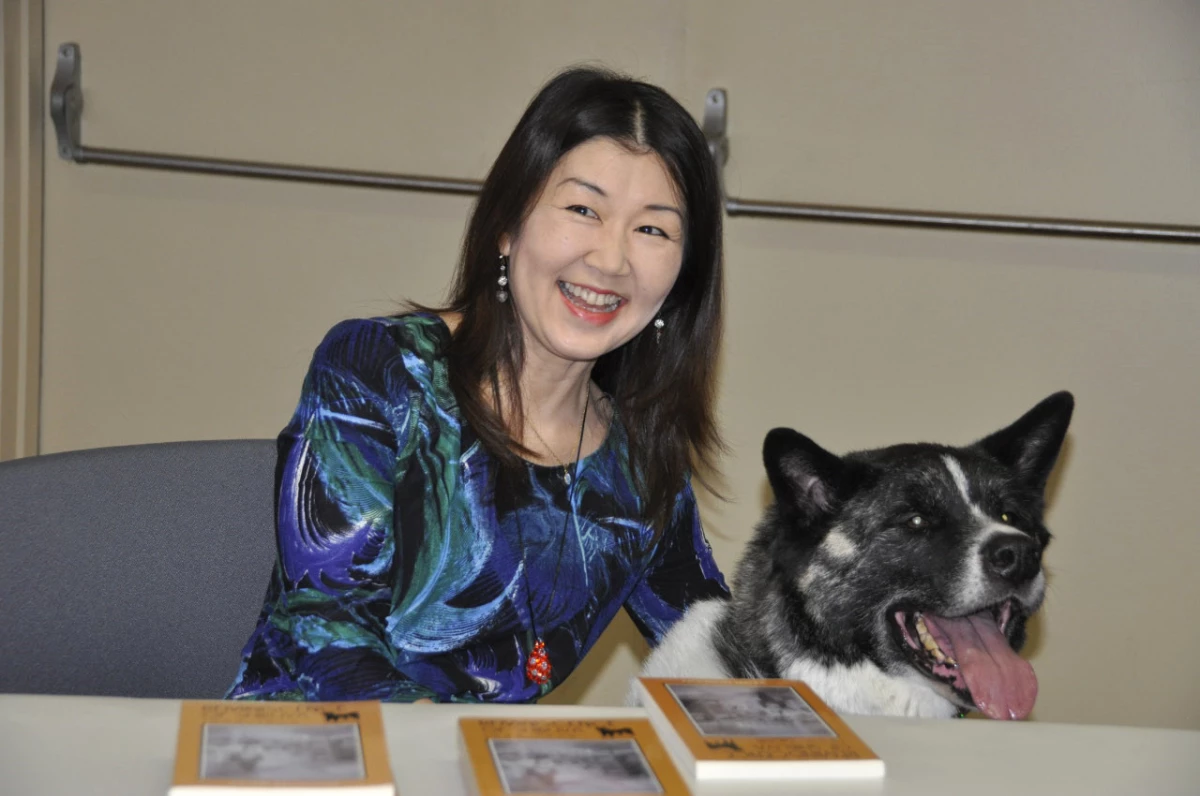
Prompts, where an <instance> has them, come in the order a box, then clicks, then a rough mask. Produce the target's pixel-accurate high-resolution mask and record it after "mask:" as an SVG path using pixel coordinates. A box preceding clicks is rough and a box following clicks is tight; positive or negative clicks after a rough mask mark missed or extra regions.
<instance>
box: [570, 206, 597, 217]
mask: <svg viewBox="0 0 1200 796" xmlns="http://www.w3.org/2000/svg"><path fill="white" fill-rule="evenodd" d="M567 210H568V211H570V212H572V213H578V214H579V215H581V216H587V217H588V218H599V217H600V216H598V215H596V211H595V210H593V209H592V208H590V207H588V206H587V205H569V206H568V207H567Z"/></svg>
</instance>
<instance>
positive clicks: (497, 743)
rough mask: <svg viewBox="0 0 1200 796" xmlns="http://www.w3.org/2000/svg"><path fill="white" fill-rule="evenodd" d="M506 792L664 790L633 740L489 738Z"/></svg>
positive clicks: (655, 792)
mask: <svg viewBox="0 0 1200 796" xmlns="http://www.w3.org/2000/svg"><path fill="white" fill-rule="evenodd" d="M488 746H489V747H490V749H491V753H492V760H493V762H494V764H495V766H496V771H498V772H499V774H500V783H501V785H502V786H503V787H504V792H505V793H629V794H660V793H663V788H662V785H660V784H659V781H658V777H656V776H655V775H654V771H653V770H652V769H651V768H650V764H649V762H647V760H646V757H645V755H643V754H642V750H641V747H640V746H638V744H637V742H636V741H632V740H628V739H614V740H604V741H576V740H567V739H562V740H547V739H541V738H493V739H490V740H489V741H488Z"/></svg>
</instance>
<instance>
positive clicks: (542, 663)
mask: <svg viewBox="0 0 1200 796" xmlns="http://www.w3.org/2000/svg"><path fill="white" fill-rule="evenodd" d="M591 402H592V397H591V390H590V389H589V390H588V394H587V399H586V400H585V402H584V404H583V422H582V423H580V424H579V443H578V444H577V445H576V446H575V475H574V477H573V478H568V479H566V485H567V515H566V517H565V518H564V519H563V528H562V533H561V534H560V535H559V539H558V556H557V558H556V559H555V563H554V580H553V581H552V582H551V586H550V607H551V608H553V607H554V596H555V595H556V594H557V593H558V571H559V569H560V568H561V566H562V554H563V547H564V546H565V544H566V541H567V529H568V528H569V527H570V525H571V518H572V517H574V516H575V490H576V489H577V488H578V487H577V485H578V483H579V455H580V454H581V453H583V434H584V431H585V430H586V429H587V416H588V406H589V405H590V404H591ZM542 444H543V445H545V444H546V443H545V442H542ZM553 453H554V452H553V451H551V454H553ZM563 469H564V471H565V470H566V467H565V466H564V467H563ZM513 519H514V520H515V521H516V523H517V544H518V545H520V546H521V574H522V575H523V576H524V580H525V604H526V606H528V608H529V626H530V628H531V629H532V630H533V637H534V642H533V647H532V648H531V649H530V651H529V657H528V658H526V659H525V677H526V678H527V679H528V680H529V681H530V682H531V683H534V684H536V685H545V684H546V683H548V682H550V656H549V655H548V654H547V653H546V642H545V641H544V640H543V639H542V635H541V634H540V633H538V629H537V619H536V618H535V617H534V613H533V590H532V589H531V588H530V586H529V565H528V564H527V563H526V560H525V534H524V532H523V531H522V529H521V514H520V512H519V511H517V510H515V509H514V510H513Z"/></svg>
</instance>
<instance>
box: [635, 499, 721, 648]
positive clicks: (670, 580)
mask: <svg viewBox="0 0 1200 796" xmlns="http://www.w3.org/2000/svg"><path fill="white" fill-rule="evenodd" d="M728 596H729V587H728V586H726V585H725V578H724V577H723V576H722V575H721V571H720V569H719V568H718V567H717V563H716V561H715V560H714V559H713V555H712V548H711V547H709V544H708V540H707V539H706V538H705V537H704V529H703V528H702V527H701V524H700V511H699V509H698V507H697V506H696V495H695V493H694V492H693V491H692V487H691V484H688V485H686V486H685V487H684V489H683V491H681V492H680V493H679V497H678V498H676V500H675V511H674V513H673V514H672V518H671V524H670V525H669V526H668V527H667V528H666V529H665V530H664V531H663V535H662V537H661V538H660V539H659V542H658V547H657V550H656V551H655V554H654V559H653V561H652V562H651V564H650V567H649V569H647V570H646V573H645V575H644V576H643V577H642V579H641V581H640V582H639V583H638V585H637V586H636V587H635V588H634V590H633V593H632V594H631V595H630V596H629V599H627V600H626V601H625V608H626V610H627V611H628V612H629V615H630V616H631V617H632V618H633V621H634V624H636V625H637V627H638V630H640V631H641V633H642V635H643V636H645V638H646V640H647V641H648V642H649V643H650V645H651V646H655V645H657V644H658V642H659V641H661V640H662V637H663V636H664V635H665V634H666V632H667V630H669V629H670V627H671V625H673V624H674V623H675V622H676V621H677V620H678V619H679V617H681V616H682V615H683V612H684V610H685V609H686V608H687V607H688V606H689V605H691V604H692V603H694V602H696V601H698V600H705V599H709V598H713V597H718V598H726V597H728Z"/></svg>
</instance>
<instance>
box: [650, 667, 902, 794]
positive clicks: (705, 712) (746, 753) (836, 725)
mask: <svg viewBox="0 0 1200 796" xmlns="http://www.w3.org/2000/svg"><path fill="white" fill-rule="evenodd" d="M637 687H638V690H639V693H640V694H641V698H642V705H643V706H644V707H645V708H646V712H647V714H648V715H649V716H650V721H651V723H652V724H653V725H654V728H655V730H657V731H658V734H659V737H660V738H661V739H662V741H663V744H664V746H666V747H667V749H668V751H669V752H670V753H671V755H672V757H673V758H674V759H675V763H676V765H677V766H678V767H679V770H680V771H681V772H683V774H684V775H685V776H687V777H688V778H689V779H691V780H692V781H694V782H703V781H706V780H720V779H725V780H738V779H780V780H784V779H825V778H827V779H850V778H878V777H882V776H883V775H884V763H883V761H882V760H880V759H879V757H878V755H876V754H875V753H874V752H873V751H872V750H871V749H870V747H868V746H867V745H866V744H865V743H864V742H863V740H862V739H861V738H859V737H858V736H857V735H856V734H855V733H854V732H853V731H852V730H851V729H850V728H849V727H848V726H846V723H845V722H844V721H842V720H841V718H840V717H838V715H837V714H836V713H835V712H834V711H833V710H832V709H831V708H830V707H829V706H828V705H826V704H825V703H824V702H823V701H821V699H820V698H819V697H818V696H817V695H816V694H814V693H813V692H812V690H811V689H810V688H809V687H808V686H806V685H805V684H804V683H802V682H799V681H795V680H698V679H686V678H651V677H644V678H639V679H638V682H637Z"/></svg>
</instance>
